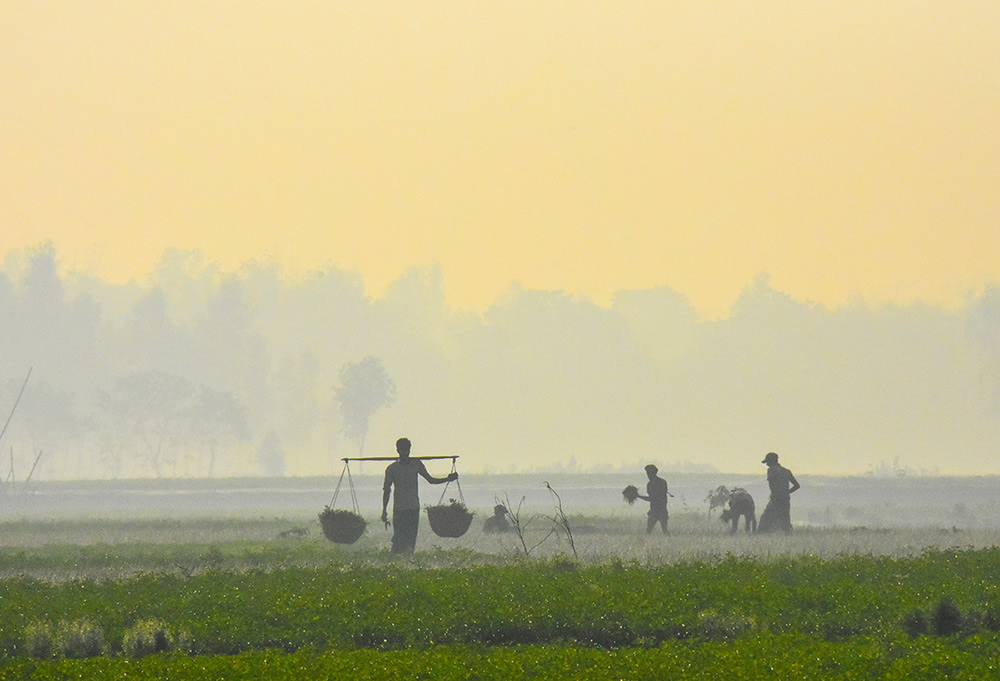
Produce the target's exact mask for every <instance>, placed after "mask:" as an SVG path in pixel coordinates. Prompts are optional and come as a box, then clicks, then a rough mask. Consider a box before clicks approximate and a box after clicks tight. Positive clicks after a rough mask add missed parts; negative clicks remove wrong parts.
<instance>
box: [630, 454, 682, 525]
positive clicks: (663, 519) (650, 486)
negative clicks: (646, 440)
mask: <svg viewBox="0 0 1000 681" xmlns="http://www.w3.org/2000/svg"><path fill="white" fill-rule="evenodd" d="M658 470H659V469H657V467H656V466H654V465H653V464H649V465H648V466H646V476H647V477H648V478H649V482H647V483H646V496H643V495H641V494H637V495H636V496H637V497H638V498H640V499H642V500H644V501H648V502H649V515H648V516H647V518H646V534H652V532H653V527H654V526H655V525H656V523H660V529H661V530H663V534H669V533H668V532H667V520H668V518H669V515H668V513H667V497H671V496H673V495H672V494H671V493H670V492H668V491H667V481H666V480H664V479H663V478H661V477H660V476H659V475H657V474H656V473H657V472H658Z"/></svg>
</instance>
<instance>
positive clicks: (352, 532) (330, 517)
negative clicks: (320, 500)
mask: <svg viewBox="0 0 1000 681" xmlns="http://www.w3.org/2000/svg"><path fill="white" fill-rule="evenodd" d="M319 524H320V526H321V527H322V528H323V535H324V536H325V537H326V538H327V539H329V540H330V541H332V542H333V543H335V544H353V543H354V542H356V541H357V540H358V539H359V538H360V537H361V535H362V534H364V533H365V527H366V526H367V525H368V523H366V522H365V519H364V518H362V517H361V516H359V515H358V514H357V513H352V512H351V511H344V510H340V509H332V508H330V507H329V506H327V507H326V508H324V509H323V512H322V513H320V514H319Z"/></svg>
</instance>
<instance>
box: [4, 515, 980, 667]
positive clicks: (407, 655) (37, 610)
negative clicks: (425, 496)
mask: <svg viewBox="0 0 1000 681" xmlns="http://www.w3.org/2000/svg"><path fill="white" fill-rule="evenodd" d="M482 518H483V515H482V514H480V515H479V517H477V519H476V522H475V523H474V526H473V529H472V530H470V532H469V533H468V534H467V535H466V536H464V537H462V538H460V539H442V538H438V537H436V536H434V535H433V533H432V532H431V531H430V529H429V527H428V526H427V523H426V519H424V521H423V522H422V526H421V535H420V540H419V542H418V551H417V553H416V554H415V555H414V556H412V557H409V558H400V557H396V556H393V555H391V554H390V553H389V552H388V550H387V548H388V541H389V533H388V532H387V531H386V530H385V529H384V528H382V527H381V525H380V524H378V523H377V522H376V523H372V522H371V519H369V527H368V530H367V531H366V533H365V535H364V536H363V537H362V539H361V540H359V541H358V542H357V543H356V544H353V545H350V546H341V545H335V544H332V543H330V542H328V541H327V540H325V539H324V538H323V537H322V535H321V533H320V530H319V526H318V522H317V520H316V516H315V515H314V514H306V513H289V514H285V515H281V516H268V517H256V518H253V517H233V516H228V517H209V516H198V517H190V518H169V519H152V518H138V519H128V518H123V517H116V518H97V517H81V518H78V519H67V518H60V519H45V518H20V519H8V520H7V521H4V522H0V594H2V595H0V679H64V678H81V677H82V678H91V679H102V678H107V679H111V678H115V679H118V678H126V677H127V678H130V679H135V678H138V679H154V678H171V679H189V678H190V679H196V678H197V679H204V678H220V679H221V678H225V679H301V678H337V677H342V676H345V675H346V674H347V673H348V672H349V673H350V674H351V675H352V677H353V678H354V679H358V680H362V679H369V678H370V679H376V678H378V679H384V678H400V679H402V678H407V679H409V678H421V677H424V678H435V679H451V678H454V679H459V678H462V679H464V678H479V679H501V678H502V679H512V678H538V679H543V678H544V679H571V678H574V679H576V678H588V679H612V678H615V679H617V678H624V677H626V676H630V677H637V676H639V675H642V676H644V677H646V678H668V677H669V678H671V679H701V678H705V679H707V678H713V679H717V678H720V677H723V676H725V678H731V679H757V678H765V677H769V676H773V677H774V678H785V679H805V678H810V679H816V678H844V679H882V678H900V679H902V678H906V679H919V678H927V679H932V678H933V679H938V678H970V679H971V678H976V679H982V678H990V677H996V676H997V675H998V674H1000V668H998V666H997V663H996V662H995V660H997V659H1000V635H998V633H997V632H998V630H1000V549H998V548H996V546H997V545H998V543H1000V542H998V541H997V539H998V536H1000V531H998V530H995V529H990V528H966V529H960V528H957V527H941V528H938V527H924V528H920V527H909V528H896V529H886V528H870V527H863V526H859V527H852V528H846V527H843V528H836V527H808V526H806V527H800V528H797V529H796V531H795V532H793V533H792V534H791V535H779V536H745V535H744V534H743V533H742V532H740V533H738V534H737V535H734V536H731V535H729V534H728V532H727V531H726V528H725V527H724V526H723V525H722V524H721V523H720V522H719V521H718V520H715V519H711V520H710V519H708V518H707V517H706V515H705V514H703V513H675V514H674V515H673V516H672V518H671V536H669V537H663V536H661V535H659V534H654V535H652V536H646V535H645V533H644V531H643V522H642V516H641V514H636V513H631V514H617V515H610V516H599V515H570V516H569V524H570V528H571V529H572V530H573V542H572V544H571V543H570V541H569V537H568V536H567V535H566V534H565V533H557V534H554V535H552V536H548V537H547V538H546V536H547V535H548V533H549V532H550V530H552V528H553V524H552V522H551V520H550V519H548V518H545V517H536V518H535V519H534V520H533V521H532V523H531V524H530V525H529V527H528V531H527V534H526V537H525V539H526V543H527V544H528V546H529V547H530V546H532V545H534V544H536V543H537V542H541V543H540V544H539V545H538V546H537V547H536V548H534V549H533V550H532V551H531V552H530V555H526V553H525V551H524V547H523V546H522V545H521V543H520V542H519V541H518V539H517V537H515V536H513V535H503V536H499V537H498V536H496V535H485V534H483V533H482V532H481V531H480V529H479V528H480V527H481V521H482ZM543 539H544V541H542V540H543ZM574 548H575V553H576V555H574Z"/></svg>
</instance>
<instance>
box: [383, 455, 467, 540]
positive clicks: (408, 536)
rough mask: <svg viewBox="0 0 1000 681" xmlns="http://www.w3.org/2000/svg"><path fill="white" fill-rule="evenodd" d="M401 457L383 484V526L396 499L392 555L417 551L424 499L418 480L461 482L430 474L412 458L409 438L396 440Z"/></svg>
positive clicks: (451, 476) (453, 477) (455, 477)
mask: <svg viewBox="0 0 1000 681" xmlns="http://www.w3.org/2000/svg"><path fill="white" fill-rule="evenodd" d="M396 454H397V455H398V456H399V458H397V459H396V460H395V461H393V462H392V463H391V464H389V465H388V466H386V468H385V481H384V482H383V483H382V522H387V521H388V519H389V518H388V514H387V512H386V509H387V508H388V507H389V496H390V494H391V495H392V552H393V553H406V554H409V553H413V551H414V550H415V549H416V547H417V527H418V526H419V525H420V498H419V496H418V495H417V476H418V475H419V476H420V477H422V478H423V479H424V480H426V481H427V482H429V483H431V484H432V485H440V484H441V483H443V482H451V481H452V480H458V473H449V474H448V476H447V477H444V478H435V477H434V476H433V475H431V474H430V473H428V472H427V468H426V467H425V466H424V462H423V461H421V460H419V459H411V458H410V441H409V440H408V439H406V438H405V437H401V438H399V439H398V440H396Z"/></svg>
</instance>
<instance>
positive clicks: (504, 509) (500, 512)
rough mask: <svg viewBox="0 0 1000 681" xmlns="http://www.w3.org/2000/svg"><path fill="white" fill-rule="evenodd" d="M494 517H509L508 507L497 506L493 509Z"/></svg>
mask: <svg viewBox="0 0 1000 681" xmlns="http://www.w3.org/2000/svg"><path fill="white" fill-rule="evenodd" d="M493 515H496V516H503V515H507V507H506V506H504V505H503V504H497V505H496V506H494V507H493Z"/></svg>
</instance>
